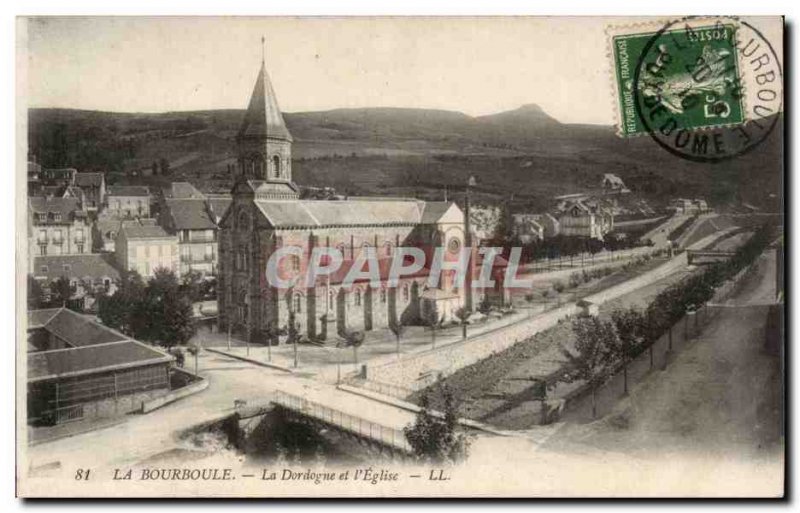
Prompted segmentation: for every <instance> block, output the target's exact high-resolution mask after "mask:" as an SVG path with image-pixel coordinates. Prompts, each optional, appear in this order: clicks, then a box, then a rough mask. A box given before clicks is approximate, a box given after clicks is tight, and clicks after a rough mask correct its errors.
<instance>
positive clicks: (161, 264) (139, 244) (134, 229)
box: [114, 219, 179, 278]
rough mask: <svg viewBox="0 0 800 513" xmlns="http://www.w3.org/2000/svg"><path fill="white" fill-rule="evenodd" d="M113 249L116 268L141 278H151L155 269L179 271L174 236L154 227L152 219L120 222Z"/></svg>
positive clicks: (176, 245) (176, 243)
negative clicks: (131, 272) (133, 273)
mask: <svg viewBox="0 0 800 513" xmlns="http://www.w3.org/2000/svg"><path fill="white" fill-rule="evenodd" d="M114 247H115V251H114V253H115V255H116V258H117V263H118V265H119V267H120V268H121V269H123V270H126V271H137V272H138V273H139V274H141V275H142V277H144V278H149V277H151V276H153V274H154V273H155V270H156V269H158V268H164V269H169V270H171V271H173V272H175V273H176V274H177V273H178V271H179V266H178V240H177V237H176V236H175V235H172V234H169V233H167V232H166V231H165V230H164V229H163V228H162V227H160V226H158V225H157V224H156V221H155V219H134V220H130V221H123V222H122V224H121V227H120V231H119V233H118V234H117V237H116V239H115V241H114Z"/></svg>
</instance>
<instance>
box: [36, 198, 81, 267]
mask: <svg viewBox="0 0 800 513" xmlns="http://www.w3.org/2000/svg"><path fill="white" fill-rule="evenodd" d="M28 221H29V233H28V234H29V245H28V251H29V255H30V257H31V258H33V257H34V256H37V255H38V256H48V255H77V254H83V253H89V252H91V250H92V230H91V225H90V224H89V221H88V218H87V213H86V211H85V210H84V209H83V206H82V204H81V201H80V200H79V199H77V198H58V197H41V196H36V197H32V198H28Z"/></svg>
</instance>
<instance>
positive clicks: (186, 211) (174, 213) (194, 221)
mask: <svg viewBox="0 0 800 513" xmlns="http://www.w3.org/2000/svg"><path fill="white" fill-rule="evenodd" d="M165 202H166V206H167V208H166V212H164V215H167V216H169V217H170V218H171V220H172V225H173V226H174V227H175V229H176V230H213V229H215V228H216V227H217V225H216V224H215V222H214V220H213V219H212V218H211V215H210V214H209V212H208V209H207V208H206V201H205V200H202V199H167V200H165Z"/></svg>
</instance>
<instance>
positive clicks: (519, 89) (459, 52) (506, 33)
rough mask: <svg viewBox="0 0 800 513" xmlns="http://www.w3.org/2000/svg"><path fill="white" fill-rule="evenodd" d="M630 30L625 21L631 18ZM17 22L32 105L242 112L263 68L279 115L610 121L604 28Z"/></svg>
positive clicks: (518, 20)
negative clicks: (429, 113) (406, 112)
mask: <svg viewBox="0 0 800 513" xmlns="http://www.w3.org/2000/svg"><path fill="white" fill-rule="evenodd" d="M628 21H629V20H628ZM27 22H28V23H27V30H25V25H24V23H25V21H24V20H23V22H21V30H20V34H19V39H20V40H21V46H22V48H25V47H27V48H28V50H29V51H28V54H27V65H28V67H27V75H26V76H27V81H26V82H27V90H28V95H27V100H28V106H30V107H67V108H80V109H92V110H108V111H121V112H164V111H182V110H203V109H227V108H237V109H241V108H245V107H246V105H247V101H248V99H249V95H250V92H251V91H252V87H253V83H254V81H255V78H256V75H257V73H258V68H259V65H260V61H261V54H262V45H261V38H262V36H263V37H264V38H265V40H266V45H265V46H266V62H267V69H268V72H269V74H270V76H271V79H272V82H273V86H274V88H275V91H276V94H277V95H278V101H279V103H280V106H281V109H282V110H283V111H284V112H300V111H317V110H327V109H334V108H348V107H413V108H434V109H445V110H454V111H460V112H464V113H466V114H469V115H483V114H492V113H496V112H501V111H505V110H512V109H515V108H517V107H519V106H521V105H524V104H529V103H535V104H537V105H539V106H541V107H542V108H543V109H544V110H545V111H546V112H547V113H548V114H550V115H551V116H553V117H555V118H556V119H558V120H560V121H562V122H566V123H593V124H606V125H610V124H613V123H614V116H615V115H614V112H615V111H614V104H613V92H612V82H611V65H610V58H609V56H608V51H609V45H608V35H607V32H606V28H607V26H609V25H612V24H613V23H615V22H619V20H612V19H604V18H596V17H595V18H588V17H584V18H579V17H572V18H567V17H565V18H546V17H541V18H530V17H515V18H481V19H476V18H405V19H403V18H250V17H227V18H226V17H221V18H220V17H217V18H212V17H208V18H186V17H162V18H141V17H116V18H102V17H95V18H92V17H86V18H80V17H72V18H35V19H29V20H27Z"/></svg>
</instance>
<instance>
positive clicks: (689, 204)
mask: <svg viewBox="0 0 800 513" xmlns="http://www.w3.org/2000/svg"><path fill="white" fill-rule="evenodd" d="M667 208H668V209H670V210H673V211H675V213H676V214H704V213H706V212H710V211H711V209H710V208H709V207H708V202H706V200H704V199H686V198H677V199H674V200H672V201H671V202H670V204H669V206H668V207H667Z"/></svg>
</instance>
